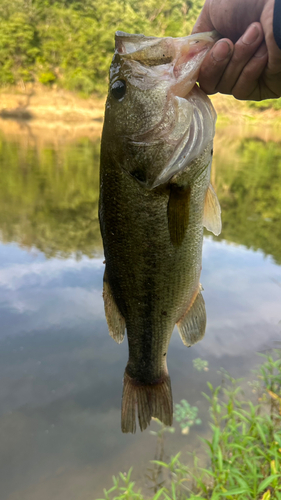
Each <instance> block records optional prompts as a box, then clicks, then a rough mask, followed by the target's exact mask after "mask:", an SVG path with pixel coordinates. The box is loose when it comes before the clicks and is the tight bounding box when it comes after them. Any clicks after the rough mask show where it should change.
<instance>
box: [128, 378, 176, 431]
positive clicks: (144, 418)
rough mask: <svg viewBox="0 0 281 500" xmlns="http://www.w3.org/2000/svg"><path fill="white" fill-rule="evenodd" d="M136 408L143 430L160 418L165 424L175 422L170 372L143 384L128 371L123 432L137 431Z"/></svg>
mask: <svg viewBox="0 0 281 500" xmlns="http://www.w3.org/2000/svg"><path fill="white" fill-rule="evenodd" d="M136 409H137V412H138V420H139V425H140V429H141V431H143V430H144V429H146V427H147V426H148V425H149V424H150V421H151V418H152V417H155V418H158V420H160V421H161V422H163V424H165V425H172V423H173V398H172V390H171V381H170V377H169V375H168V373H165V374H164V375H163V376H162V377H161V379H159V380H157V382H155V383H153V384H142V383H140V382H138V381H136V380H135V379H133V378H132V377H130V376H129V375H128V374H127V373H126V371H125V375H124V387H123V397H122V420H121V426H122V432H132V433H134V432H136Z"/></svg>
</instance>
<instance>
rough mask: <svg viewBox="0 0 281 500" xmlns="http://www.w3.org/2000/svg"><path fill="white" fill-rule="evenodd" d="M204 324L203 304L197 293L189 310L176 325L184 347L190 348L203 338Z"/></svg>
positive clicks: (205, 318)
mask: <svg viewBox="0 0 281 500" xmlns="http://www.w3.org/2000/svg"><path fill="white" fill-rule="evenodd" d="M206 322H207V317H206V309H205V302H204V299H203V297H202V295H201V292H200V291H199V292H198V295H197V297H196V299H195V301H194V303H193V304H192V306H191V308H190V309H188V311H187V312H186V314H185V315H184V316H183V317H182V318H181V319H180V320H179V321H178V323H177V327H178V330H179V334H180V336H181V339H182V341H183V343H184V345H186V346H187V347H190V346H191V345H193V344H196V342H199V340H201V339H202V338H203V337H204V334H205V329H206Z"/></svg>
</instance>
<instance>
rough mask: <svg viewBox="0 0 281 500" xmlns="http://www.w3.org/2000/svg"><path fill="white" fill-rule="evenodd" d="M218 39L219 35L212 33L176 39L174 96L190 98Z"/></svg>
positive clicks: (172, 90) (172, 89) (172, 87)
mask: <svg viewBox="0 0 281 500" xmlns="http://www.w3.org/2000/svg"><path fill="white" fill-rule="evenodd" d="M218 38H219V36H218V33H217V32H216V31H211V32H208V33H199V34H196V35H190V36H188V37H183V38H178V39H174V45H175V49H176V59H175V65H174V70H173V71H174V77H175V80H176V81H175V83H174V84H173V85H172V86H171V89H170V90H171V92H172V93H173V94H174V95H176V96H177V97H186V96H188V94H189V92H190V91H191V90H192V89H193V87H194V85H195V83H196V81H197V79H198V76H199V72H200V67H201V64H202V62H203V60H204V58H205V56H206V54H207V53H208V52H209V50H210V49H211V48H212V46H213V45H214V43H215V42H216V41H217V40H218Z"/></svg>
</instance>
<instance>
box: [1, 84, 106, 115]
mask: <svg viewBox="0 0 281 500" xmlns="http://www.w3.org/2000/svg"><path fill="white" fill-rule="evenodd" d="M104 103H105V98H98V97H96V96H95V97H89V98H87V99H83V98H81V97H79V96H78V95H76V94H74V93H72V92H67V91H65V90H53V89H52V90H51V89H50V90H49V89H46V88H42V87H27V88H26V89H23V90H20V89H18V88H13V87H11V88H7V89H2V90H1V92H0V117H1V118H2V119H5V120H8V119H14V120H21V121H25V122H28V121H31V120H40V121H47V122H50V121H53V122H54V121H63V122H76V123H77V122H87V123H89V122H97V123H100V122H102V120H103V112H104Z"/></svg>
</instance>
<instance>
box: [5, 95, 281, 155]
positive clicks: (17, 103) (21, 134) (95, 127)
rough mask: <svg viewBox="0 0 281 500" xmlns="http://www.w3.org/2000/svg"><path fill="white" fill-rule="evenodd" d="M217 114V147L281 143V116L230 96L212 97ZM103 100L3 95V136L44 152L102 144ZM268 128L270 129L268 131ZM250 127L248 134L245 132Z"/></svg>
mask: <svg viewBox="0 0 281 500" xmlns="http://www.w3.org/2000/svg"><path fill="white" fill-rule="evenodd" d="M211 99H212V102H213V104H214V107H215V109H216V111H217V113H218V122H217V130H216V139H215V140H216V141H219V140H220V137H221V136H222V137H223V140H224V141H225V139H226V137H228V138H229V141H228V142H230V143H231V142H232V138H233V137H234V136H238V135H239V136H241V137H242V136H245V134H246V135H247V136H250V137H253V136H254V137H259V138H260V139H261V140H264V141H268V140H273V141H279V140H280V130H281V111H274V110H272V109H268V110H264V111H260V110H258V109H252V108H249V106H248V105H247V103H246V102H243V101H237V100H235V99H234V98H232V97H231V96H224V95H221V94H217V95H215V96H211ZM104 105H105V97H103V98H101V97H97V96H92V97H89V98H87V99H83V98H81V97H79V96H78V95H76V94H74V93H71V92H67V91H65V90H54V89H46V88H45V87H27V88H26V89H19V88H14V87H11V88H9V89H2V90H1V91H0V132H2V133H4V134H5V135H6V136H9V137H10V138H11V139H12V138H15V139H16V140H17V141H19V142H21V143H22V144H35V143H36V145H37V146H39V147H40V146H44V144H47V143H52V144H57V145H58V146H59V144H60V143H62V142H64V143H65V142H72V141H77V140H79V139H80V138H81V139H82V138H88V139H91V140H97V139H99V137H100V135H101V131H102V124H103V115H104ZM265 124H266V125H267V126H266V127H265V126H264V125H265ZM245 127H246V130H245Z"/></svg>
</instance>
